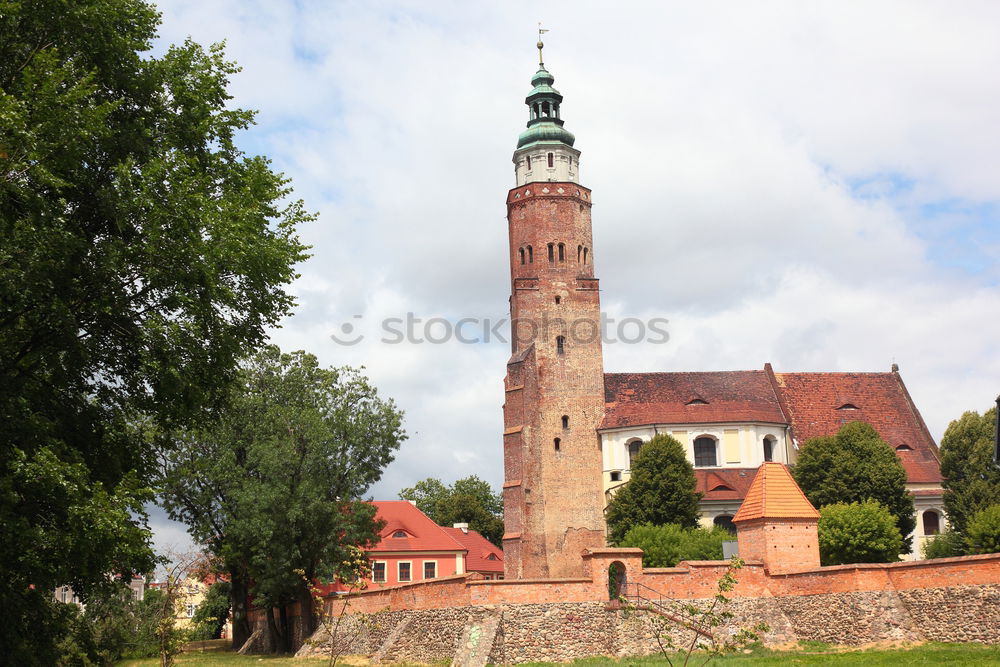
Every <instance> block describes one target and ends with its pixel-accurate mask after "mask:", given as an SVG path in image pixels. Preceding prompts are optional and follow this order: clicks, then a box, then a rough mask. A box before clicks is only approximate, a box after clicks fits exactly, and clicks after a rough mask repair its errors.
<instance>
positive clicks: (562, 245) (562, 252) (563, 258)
mask: <svg viewBox="0 0 1000 667" xmlns="http://www.w3.org/2000/svg"><path fill="white" fill-rule="evenodd" d="M559 261H560V262H565V261H566V244H565V243H560V244H559Z"/></svg>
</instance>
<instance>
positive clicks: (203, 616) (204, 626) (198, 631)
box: [191, 581, 232, 640]
mask: <svg viewBox="0 0 1000 667" xmlns="http://www.w3.org/2000/svg"><path fill="white" fill-rule="evenodd" d="M231 589H232V586H231V585H230V584H229V582H228V581H216V582H215V583H214V584H212V585H211V586H209V587H208V591H207V592H206V593H205V599H204V600H202V601H201V604H199V605H198V608H197V609H195V610H194V617H193V618H192V619H191V624H192V625H193V626H194V632H193V634H192V636H191V638H192V639H195V640H198V639H218V638H219V637H221V636H222V628H223V627H225V625H226V619H227V618H228V617H229V608H230V594H231Z"/></svg>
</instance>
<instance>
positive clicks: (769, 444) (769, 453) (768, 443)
mask: <svg viewBox="0 0 1000 667" xmlns="http://www.w3.org/2000/svg"><path fill="white" fill-rule="evenodd" d="M774 443H775V440H774V438H772V437H771V436H766V437H765V438H764V460H765V461H773V460H774Z"/></svg>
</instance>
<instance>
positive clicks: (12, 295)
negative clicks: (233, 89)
mask: <svg viewBox="0 0 1000 667" xmlns="http://www.w3.org/2000/svg"><path fill="white" fill-rule="evenodd" d="M158 23H159V16H158V14H157V12H156V11H155V9H154V8H153V6H152V5H150V4H148V3H146V2H143V1H142V0H78V1H74V2H62V1H59V0H33V1H32V2H11V1H8V0H0V239H3V243H2V246H0V599H2V600H3V604H2V605H0V645H2V646H4V651H5V654H4V658H5V659H6V660H9V661H11V662H12V663H15V664H23V665H30V664H38V663H41V664H51V663H52V660H51V659H50V658H51V657H52V651H53V646H54V644H55V642H56V637H55V634H54V633H53V632H50V631H49V623H50V622H57V621H58V619H57V618H55V617H54V616H53V613H55V612H53V611H52V607H51V605H49V604H48V603H47V602H46V601H45V597H46V596H48V595H50V592H51V590H52V589H53V588H55V587H56V586H57V585H62V584H70V585H72V586H73V588H74V589H75V590H77V591H78V592H79V593H80V595H81V596H82V599H83V600H84V601H87V602H90V601H92V600H95V599H97V598H98V597H101V596H106V595H112V594H113V591H112V590H111V589H112V588H113V585H112V584H111V583H110V579H109V576H108V575H109V574H111V573H117V574H120V575H123V576H129V575H130V574H132V573H135V572H148V571H150V570H152V567H153V562H152V552H151V549H150V547H149V532H148V530H146V527H145V522H146V521H145V514H144V512H143V509H142V503H143V501H145V500H147V499H148V498H149V492H148V491H147V487H148V482H149V472H150V468H151V462H152V460H153V459H154V456H153V449H152V447H151V445H150V443H149V441H148V440H147V439H146V438H145V437H144V436H145V431H144V430H142V429H137V428H135V424H136V423H137V422H138V421H139V420H140V418H142V419H148V420H151V421H152V422H154V423H156V424H159V425H161V426H162V425H176V424H181V423H188V422H191V421H192V420H194V419H195V418H196V417H198V415H199V413H200V412H201V411H203V410H205V409H209V408H210V407H211V406H212V404H213V403H214V401H215V399H216V397H217V396H218V395H219V394H220V392H221V390H222V389H223V388H224V387H225V385H226V384H227V383H228V381H229V380H230V378H231V376H232V371H233V368H234V366H235V363H236V360H237V358H238V357H239V356H240V355H242V354H244V353H245V351H246V350H248V349H252V348H253V347H254V346H256V345H258V344H259V343H260V341H261V340H263V338H264V332H265V329H266V328H267V327H268V326H271V325H273V324H275V323H277V322H278V321H279V320H280V319H281V318H282V317H283V316H285V315H286V314H287V313H288V312H290V308H291V306H292V303H293V299H292V297H291V295H290V294H288V293H287V291H286V290H285V286H286V285H287V284H288V283H290V282H291V281H292V280H293V279H294V278H295V271H294V269H293V266H294V264H295V263H296V262H298V261H301V260H302V259H304V257H305V248H304V246H303V245H302V244H301V243H299V241H298V240H297V238H296V236H295V231H294V229H295V226H296V225H297V224H298V223H300V222H302V221H305V220H307V219H308V218H309V216H308V215H307V214H306V213H305V212H304V211H303V209H302V205H301V204H300V203H297V202H294V201H291V202H289V198H288V195H289V188H288V184H287V181H286V180H285V179H284V178H283V177H282V176H281V175H279V174H276V173H274V172H272V171H271V169H270V168H269V166H268V163H267V161H266V160H265V159H263V158H259V157H252V158H250V157H246V156H244V155H243V154H242V153H241V152H240V151H239V150H238V149H237V148H236V146H235V143H234V140H233V139H234V136H235V135H236V133H237V132H238V131H240V130H242V129H244V128H246V127H247V126H248V125H249V124H250V123H251V122H252V114H251V113H250V112H247V111H243V110H240V109H238V108H235V107H234V106H232V105H230V104H229V99H230V96H229V95H228V94H227V92H226V88H227V83H228V78H229V77H230V76H231V75H232V74H233V73H234V72H236V71H237V68H236V67H235V66H233V65H232V64H230V63H227V62H226V61H225V60H224V58H223V54H222V50H221V47H212V48H211V49H208V50H204V49H202V48H201V47H199V46H198V45H196V44H193V43H191V42H186V43H184V44H183V45H181V46H177V47H172V48H170V49H168V50H167V51H166V53H164V54H163V55H162V56H153V55H151V54H150V53H149V49H150V46H151V43H152V40H153V39H154V38H155V36H156V29H157V25H158Z"/></svg>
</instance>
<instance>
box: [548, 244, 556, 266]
mask: <svg viewBox="0 0 1000 667" xmlns="http://www.w3.org/2000/svg"><path fill="white" fill-rule="evenodd" d="M549 261H550V262H554V261H556V244H555V243H550V244H549Z"/></svg>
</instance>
